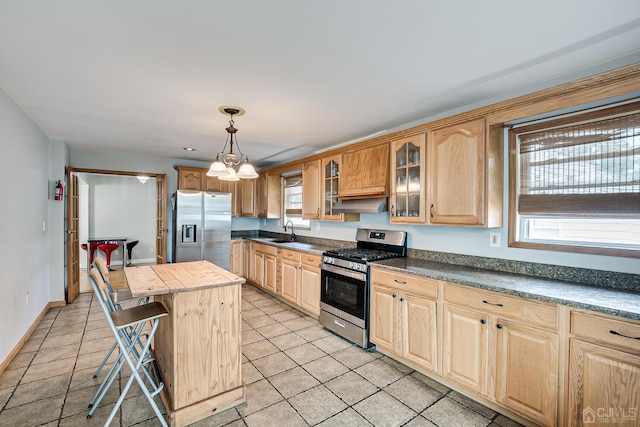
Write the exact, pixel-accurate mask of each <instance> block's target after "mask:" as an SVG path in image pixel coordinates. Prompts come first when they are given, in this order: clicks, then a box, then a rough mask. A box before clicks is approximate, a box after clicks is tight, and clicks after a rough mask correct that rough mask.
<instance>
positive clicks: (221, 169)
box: [207, 162, 229, 178]
mask: <svg viewBox="0 0 640 427" xmlns="http://www.w3.org/2000/svg"><path fill="white" fill-rule="evenodd" d="M227 175H229V171H228V170H227V166H226V165H225V164H224V163H222V162H213V163H211V167H210V168H209V171H208V172H207V176H217V177H218V178H220V177H221V176H227Z"/></svg>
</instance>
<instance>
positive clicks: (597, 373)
mask: <svg viewBox="0 0 640 427" xmlns="http://www.w3.org/2000/svg"><path fill="white" fill-rule="evenodd" d="M571 337H572V338H571V339H570V346H569V351H570V358H569V397H568V399H569V400H568V405H567V406H568V408H567V411H566V416H567V420H566V422H565V424H566V425H568V426H582V425H594V426H595V425H607V426H608V425H616V426H628V427H631V426H634V427H637V426H638V425H640V341H639V340H638V338H639V337H640V322H638V321H632V320H627V319H625V320H623V319H613V318H610V317H603V316H599V315H593V314H590V313H584V312H579V311H574V312H572V313H571ZM600 408H602V409H600Z"/></svg>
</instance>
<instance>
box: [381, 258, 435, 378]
mask: <svg viewBox="0 0 640 427" xmlns="http://www.w3.org/2000/svg"><path fill="white" fill-rule="evenodd" d="M371 284H372V286H371V309H370V317H369V321H370V331H369V334H370V336H369V339H370V341H371V342H373V343H374V344H376V346H378V347H381V348H384V349H386V350H389V351H392V352H394V353H395V354H397V355H398V356H400V357H401V358H403V359H407V360H410V361H412V362H414V363H415V364H417V365H419V366H421V367H423V368H425V369H428V370H430V371H433V372H435V371H437V360H438V358H437V354H438V345H437V342H438V340H437V321H436V300H435V299H436V297H437V282H436V281H435V280H428V279H421V278H418V277H415V276H410V275H404V274H399V273H390V272H386V271H381V270H377V269H372V273H371Z"/></svg>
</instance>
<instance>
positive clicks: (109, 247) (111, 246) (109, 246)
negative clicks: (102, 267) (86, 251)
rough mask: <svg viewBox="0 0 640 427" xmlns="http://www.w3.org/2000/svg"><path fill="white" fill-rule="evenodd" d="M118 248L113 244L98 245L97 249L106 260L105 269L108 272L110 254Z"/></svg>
mask: <svg viewBox="0 0 640 427" xmlns="http://www.w3.org/2000/svg"><path fill="white" fill-rule="evenodd" d="M118 246H120V245H116V244H115V243H105V244H102V245H98V249H100V250H101V251H102V252H104V256H105V258H106V259H107V268H108V269H109V270H111V252H113V251H115V250H116V249H118Z"/></svg>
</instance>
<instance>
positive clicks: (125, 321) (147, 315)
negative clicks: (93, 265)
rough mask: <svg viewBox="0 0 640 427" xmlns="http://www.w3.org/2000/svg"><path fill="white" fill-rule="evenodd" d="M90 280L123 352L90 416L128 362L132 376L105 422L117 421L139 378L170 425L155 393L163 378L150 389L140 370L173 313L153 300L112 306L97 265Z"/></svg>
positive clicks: (163, 422)
mask: <svg viewBox="0 0 640 427" xmlns="http://www.w3.org/2000/svg"><path fill="white" fill-rule="evenodd" d="M89 282H90V283H91V286H92V288H93V291H94V293H95V295H96V297H97V298H98V302H99V303H100V307H101V308H102V311H103V312H104V314H105V317H106V319H107V322H108V323H109V327H110V328H111V331H112V332H113V335H114V337H115V339H116V342H117V343H118V347H119V348H120V356H118V359H119V360H118V361H117V362H116V363H114V365H117V369H116V371H115V372H114V373H113V375H111V376H110V378H109V382H108V384H107V386H106V387H104V388H103V390H102V392H101V394H100V396H99V397H98V399H97V400H96V401H95V402H94V403H93V407H92V408H91V410H90V411H89V414H88V415H87V418H91V416H92V415H93V412H94V411H95V409H96V408H97V406H98V405H99V403H100V401H101V400H102V398H103V397H104V395H105V394H106V393H107V391H108V390H109V387H110V386H111V384H112V383H113V380H114V379H115V378H116V377H117V376H118V374H119V373H120V370H121V369H122V366H123V365H124V364H125V363H126V364H127V365H128V366H129V369H130V370H131V376H130V377H129V380H128V381H127V383H126V385H125V386H124V388H123V390H122V393H121V394H120V397H119V398H118V401H117V402H116V404H115V406H114V408H113V410H112V411H111V414H110V415H109V418H108V419H107V421H106V422H105V426H106V425H109V424H110V423H111V421H113V418H114V417H115V415H116V413H117V412H118V409H119V408H120V406H121V405H122V402H123V401H124V398H125V396H126V395H127V393H128V392H129V389H130V388H131V385H132V384H133V381H134V380H135V381H136V382H137V383H138V385H139V386H140V389H141V390H142V392H143V394H144V395H145V397H146V398H147V400H148V401H149V404H150V405H151V408H152V409H153V412H154V413H155V414H156V417H158V420H159V421H160V424H161V425H162V426H164V427H166V426H167V422H166V420H165V418H164V416H163V415H162V412H160V408H158V405H157V404H156V402H155V401H154V400H153V396H155V395H156V394H158V393H159V392H160V391H161V390H162V388H163V386H164V384H163V383H162V382H159V383H158V384H157V385H156V384H154V382H153V381H151V387H152V389H153V391H152V392H151V391H149V389H148V387H147V385H146V384H145V382H144V380H143V379H142V377H141V376H140V370H141V369H143V363H144V362H145V360H146V357H147V355H148V353H149V350H150V346H151V340H152V339H153V336H154V335H155V333H156V331H157V329H158V324H159V321H160V318H161V317H163V316H166V315H168V314H169V313H168V312H167V310H166V309H165V308H164V306H163V305H162V304H161V303H159V302H152V303H149V304H145V305H141V306H136V307H132V308H127V309H124V310H119V311H118V310H112V309H111V308H110V304H111V303H110V300H109V295H108V293H107V286H106V283H105V282H104V281H103V280H102V277H101V276H100V273H99V272H98V271H97V270H96V269H92V270H91V272H90V273H89ZM147 322H151V330H150V331H149V334H148V337H147V339H146V340H145V343H144V346H143V348H142V349H141V351H140V352H138V351H136V350H135V346H136V343H138V342H140V341H139V340H140V336H141V333H142V330H143V328H144V326H145V324H146V323H147ZM106 380H107V378H105V381H106ZM101 387H102V386H101Z"/></svg>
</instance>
